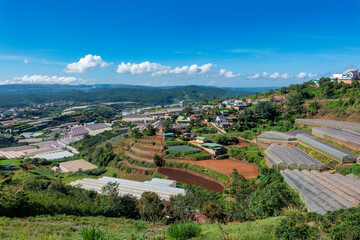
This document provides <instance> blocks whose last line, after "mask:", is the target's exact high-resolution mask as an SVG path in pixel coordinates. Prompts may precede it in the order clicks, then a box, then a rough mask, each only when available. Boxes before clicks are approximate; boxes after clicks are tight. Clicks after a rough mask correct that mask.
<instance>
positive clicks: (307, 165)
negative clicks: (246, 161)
mask: <svg viewBox="0 0 360 240" xmlns="http://www.w3.org/2000/svg"><path fill="white" fill-rule="evenodd" d="M264 153H265V155H266V163H267V164H268V165H269V167H271V168H274V169H276V170H277V171H280V170H283V169H287V168H288V169H312V170H324V169H326V168H327V166H326V165H325V164H323V163H321V162H319V161H318V160H316V159H315V158H313V157H311V156H309V155H307V154H306V153H304V152H303V151H301V150H300V149H298V148H296V147H294V146H290V147H288V146H284V145H277V144H271V145H270V146H269V147H268V148H267V149H266V150H265V152H264Z"/></svg>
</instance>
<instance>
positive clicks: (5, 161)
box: [0, 159, 22, 166]
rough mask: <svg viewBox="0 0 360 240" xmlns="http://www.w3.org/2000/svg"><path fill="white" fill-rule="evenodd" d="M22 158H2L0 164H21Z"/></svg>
mask: <svg viewBox="0 0 360 240" xmlns="http://www.w3.org/2000/svg"><path fill="white" fill-rule="evenodd" d="M21 161H22V159H6V160H0V166H2V165H7V164H14V165H16V166H17V165H19V164H20V162H21Z"/></svg>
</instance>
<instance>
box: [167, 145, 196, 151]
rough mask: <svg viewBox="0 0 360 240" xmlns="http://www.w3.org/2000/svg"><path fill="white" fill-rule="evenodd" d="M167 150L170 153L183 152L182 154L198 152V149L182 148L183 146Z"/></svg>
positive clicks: (171, 147)
mask: <svg viewBox="0 0 360 240" xmlns="http://www.w3.org/2000/svg"><path fill="white" fill-rule="evenodd" d="M168 150H169V151H170V152H184V153H186V152H194V151H197V152H200V150H199V149H196V148H192V147H188V146H184V145H179V146H170V147H168Z"/></svg>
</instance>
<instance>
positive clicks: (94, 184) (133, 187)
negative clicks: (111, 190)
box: [70, 177, 185, 200]
mask: <svg viewBox="0 0 360 240" xmlns="http://www.w3.org/2000/svg"><path fill="white" fill-rule="evenodd" d="M109 182H114V183H118V184H119V195H124V194H131V195H133V196H135V197H136V198H138V199H139V198H140V197H141V194H142V193H143V192H148V191H150V192H155V193H157V194H158V195H159V196H160V198H162V199H165V200H169V199H170V196H172V195H177V194H183V195H184V194H185V190H184V189H182V188H175V187H171V186H169V184H170V182H165V181H163V180H154V178H153V179H152V180H151V181H147V182H137V181H132V180H126V179H120V178H113V177H102V178H99V179H92V178H84V179H81V180H76V181H75V182H71V183H70V185H72V186H79V187H80V188H83V189H87V190H92V191H96V192H98V193H102V188H103V187H104V186H105V185H106V184H107V183H109ZM171 184H172V185H173V184H174V182H172V183H171ZM175 184H176V183H175Z"/></svg>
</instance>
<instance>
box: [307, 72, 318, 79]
mask: <svg viewBox="0 0 360 240" xmlns="http://www.w3.org/2000/svg"><path fill="white" fill-rule="evenodd" d="M317 75H318V74H317V73H309V74H308V76H309V78H313V77H317Z"/></svg>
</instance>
